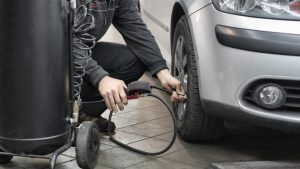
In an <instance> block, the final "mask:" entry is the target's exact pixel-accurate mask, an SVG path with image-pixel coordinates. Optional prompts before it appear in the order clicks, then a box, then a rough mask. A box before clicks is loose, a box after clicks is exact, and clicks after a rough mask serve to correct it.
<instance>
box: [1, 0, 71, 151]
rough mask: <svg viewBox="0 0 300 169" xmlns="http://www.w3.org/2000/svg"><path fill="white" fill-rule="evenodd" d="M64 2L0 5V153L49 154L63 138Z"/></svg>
mask: <svg viewBox="0 0 300 169" xmlns="http://www.w3.org/2000/svg"><path fill="white" fill-rule="evenodd" d="M67 9H68V8H67V7H66V0H3V1H0V149H1V150H4V151H7V152H13V153H33V154H49V153H52V151H54V150H55V149H56V148H58V147H60V146H63V145H64V144H65V143H66V142H67V140H68V137H69V134H70V126H69V123H68V122H67V119H68V117H69V116H70V111H71V110H70V104H69V93H70V89H69V88H70V87H69V86H70V85H69V77H70V76H69V66H70V64H69V63H70V52H69V49H70V48H69V46H70V45H69V33H68V32H69V29H68V17H67V16H68V15H67Z"/></svg>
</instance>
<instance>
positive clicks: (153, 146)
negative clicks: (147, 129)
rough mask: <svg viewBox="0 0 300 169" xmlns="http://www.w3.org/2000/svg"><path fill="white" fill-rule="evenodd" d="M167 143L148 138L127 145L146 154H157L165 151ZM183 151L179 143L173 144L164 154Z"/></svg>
mask: <svg viewBox="0 0 300 169" xmlns="http://www.w3.org/2000/svg"><path fill="white" fill-rule="evenodd" d="M169 143H170V142H169V141H165V140H159V139H155V138H149V139H146V140H142V141H138V142H135V143H132V144H129V145H130V146H133V147H134V148H137V149H140V150H142V151H147V152H158V151H161V150H163V149H165V148H166V147H167V146H168V145H169ZM181 149H183V146H182V145H181V144H180V143H179V142H177V141H176V142H175V144H174V145H173V147H172V148H171V149H170V150H169V151H168V152H166V154H168V153H172V152H175V151H178V150H181Z"/></svg>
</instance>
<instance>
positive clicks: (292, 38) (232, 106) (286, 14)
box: [139, 0, 300, 141]
mask: <svg viewBox="0 0 300 169" xmlns="http://www.w3.org/2000/svg"><path fill="white" fill-rule="evenodd" d="M139 6H140V11H141V15H142V17H143V19H144V21H145V22H146V24H147V25H148V28H149V29H150V30H151V31H152V33H153V34H154V36H155V38H156V39H157V40H158V42H159V45H160V47H161V48H163V49H165V50H163V51H167V52H166V53H164V56H165V57H166V60H167V61H168V62H169V64H170V69H171V70H172V72H173V74H174V75H175V76H176V77H178V78H179V79H180V80H181V82H182V83H183V84H184V87H185V90H186V91H187V94H188V100H187V102H186V103H184V104H183V103H181V104H177V105H174V108H175V109H176V110H177V118H178V129H179V135H180V136H181V138H182V139H184V140H187V141H211V140H215V139H218V138H220V136H222V134H223V132H224V129H225V128H226V126H229V125H230V124H233V123H232V122H236V121H237V122H242V123H249V124H255V125H260V126H265V127H269V128H273V129H279V130H284V131H287V132H297V131H300V130H299V129H300V22H299V21H300V1H299V0H140V1H139ZM228 124H229V125H228Z"/></svg>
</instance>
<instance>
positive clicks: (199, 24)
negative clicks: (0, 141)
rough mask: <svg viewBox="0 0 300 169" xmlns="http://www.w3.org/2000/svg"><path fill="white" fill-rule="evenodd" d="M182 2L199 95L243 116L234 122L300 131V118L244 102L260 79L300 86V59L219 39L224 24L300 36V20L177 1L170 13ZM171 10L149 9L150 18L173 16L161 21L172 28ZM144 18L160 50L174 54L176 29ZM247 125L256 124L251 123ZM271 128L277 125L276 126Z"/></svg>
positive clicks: (219, 114)
mask: <svg viewBox="0 0 300 169" xmlns="http://www.w3.org/2000/svg"><path fill="white" fill-rule="evenodd" d="M151 2H152V1H149V2H148V3H151ZM168 2H170V1H168ZM176 3H179V4H181V6H182V8H183V9H184V11H185V14H186V17H187V18H188V20H189V27H190V30H191V34H192V38H193V43H194V47H195V54H196V58H197V59H196V61H197V68H198V69H197V71H198V79H199V90H200V95H201V98H202V100H204V101H205V102H207V101H208V102H214V103H220V104H222V105H225V106H223V108H224V109H225V108H226V107H232V108H233V109H236V110H240V111H235V112H237V113H236V114H234V116H239V117H233V118H232V116H231V117H229V119H235V118H236V119H239V120H241V119H243V118H241V117H248V119H251V120H252V121H253V122H252V123H254V121H255V120H256V121H259V122H261V125H264V124H263V123H265V122H266V121H269V122H272V120H274V124H275V121H276V123H277V122H282V123H283V126H288V123H289V124H291V125H292V124H293V125H294V124H297V125H298V126H300V114H295V113H294V114H288V113H278V114H274V112H272V111H267V110H263V109H255V108H251V107H249V106H247V105H245V104H244V103H243V101H242V93H243V92H244V90H245V89H246V87H247V86H248V85H249V84H250V83H252V82H254V81H256V80H259V79H265V78H269V79H288V80H297V81H299V80H300V66H299V65H300V56H290V55H283V54H270V53H262V52H255V51H247V50H242V49H237V48H232V47H227V46H224V45H222V44H220V43H219V41H218V40H217V37H216V27H217V26H218V25H221V26H226V27H232V28H238V29H245V30H253V31H264V32H272V33H283V34H290V35H293V34H294V35H300V29H299V27H300V22H299V21H287V20H275V19H263V18H255V17H247V16H239V15H233V14H228V13H223V12H220V11H218V10H216V9H215V8H214V6H213V5H212V4H211V2H210V1H196V0H173V1H172V3H169V4H168V5H170V4H171V6H172V7H170V8H173V6H174V5H175V4H176ZM142 8H143V7H142ZM168 8H169V6H168ZM170 8H169V9H167V10H165V11H163V10H164V7H163V6H160V7H159V8H158V9H147V10H149V11H148V13H150V14H151V13H153V12H154V11H155V13H156V12H157V15H156V16H157V17H159V16H160V15H159V14H158V13H160V14H163V15H168V16H164V17H163V18H164V19H163V20H161V22H164V23H165V25H168V28H170V25H171V19H172V10H170ZM158 10H162V11H163V12H160V11H158ZM143 18H144V19H145V22H146V23H147V25H148V26H149V29H150V30H151V31H152V32H153V34H154V36H155V37H156V38H157V40H158V41H159V43H161V45H160V47H161V48H165V49H166V50H168V51H171V45H170V44H171V42H170V39H171V38H170V36H171V32H170V29H168V31H166V29H165V30H164V29H162V28H161V26H159V25H157V24H156V23H155V22H153V21H152V19H149V18H148V17H147V16H145V15H143ZM227 33H234V32H227ZM253 36H255V35H253ZM281 41H282V39H281ZM286 53H287V52H286ZM170 56H171V55H170V53H168V54H167V57H166V59H167V61H168V62H169V63H170V61H171V59H170ZM219 111H221V109H220V110H219ZM224 112H226V111H224ZM207 113H208V114H210V115H214V116H218V117H224V118H227V117H228V116H227V115H226V114H224V113H222V112H214V111H208V112H207ZM227 113H228V111H227ZM229 114H230V113H229ZM243 115H247V116H243ZM229 116H230V115H229ZM250 117H251V118H250ZM243 120H244V121H246V122H250V121H247V119H243ZM250 123H251V122H250ZM285 124H286V125H285ZM268 125H270V126H271V123H270V124H268Z"/></svg>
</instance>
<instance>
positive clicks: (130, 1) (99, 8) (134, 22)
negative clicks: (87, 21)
mask: <svg viewBox="0 0 300 169" xmlns="http://www.w3.org/2000/svg"><path fill="white" fill-rule="evenodd" d="M83 1H85V4H86V5H87V7H88V9H89V11H90V12H91V13H92V14H93V16H94V17H95V21H96V26H95V28H94V29H93V30H92V31H91V32H90V34H92V35H93V36H95V37H96V38H97V41H98V40H99V39H101V38H102V37H103V35H104V34H105V33H106V31H107V30H108V28H109V27H110V25H111V23H113V25H114V26H115V27H116V29H117V30H118V31H119V32H120V33H121V34H122V36H123V38H124V40H125V42H126V44H127V46H128V48H129V49H130V50H131V51H132V52H133V53H134V54H135V55H136V56H137V57H138V58H139V59H140V60H141V61H142V62H143V63H144V64H145V65H146V66H147V68H148V70H149V71H150V72H151V73H152V74H153V75H155V74H156V73H158V72H159V71H160V70H162V69H165V68H167V65H166V61H165V60H164V59H163V57H162V54H161V52H160V50H159V48H158V45H157V43H156V42H155V39H154V37H153V35H152V34H151V33H150V31H149V30H148V29H147V27H146V25H145V24H144V22H143V21H142V19H141V16H140V14H139V12H138V10H137V6H136V4H135V2H136V1H135V0H83ZM86 73H87V78H88V80H89V81H90V82H91V83H92V84H94V85H95V86H97V84H98V83H99V81H100V80H101V79H102V78H103V77H104V76H107V75H109V74H108V73H107V72H106V71H105V70H104V69H103V68H102V67H101V66H99V65H98V64H97V62H96V61H95V60H93V59H92V58H89V59H88V62H87V67H86Z"/></svg>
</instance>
